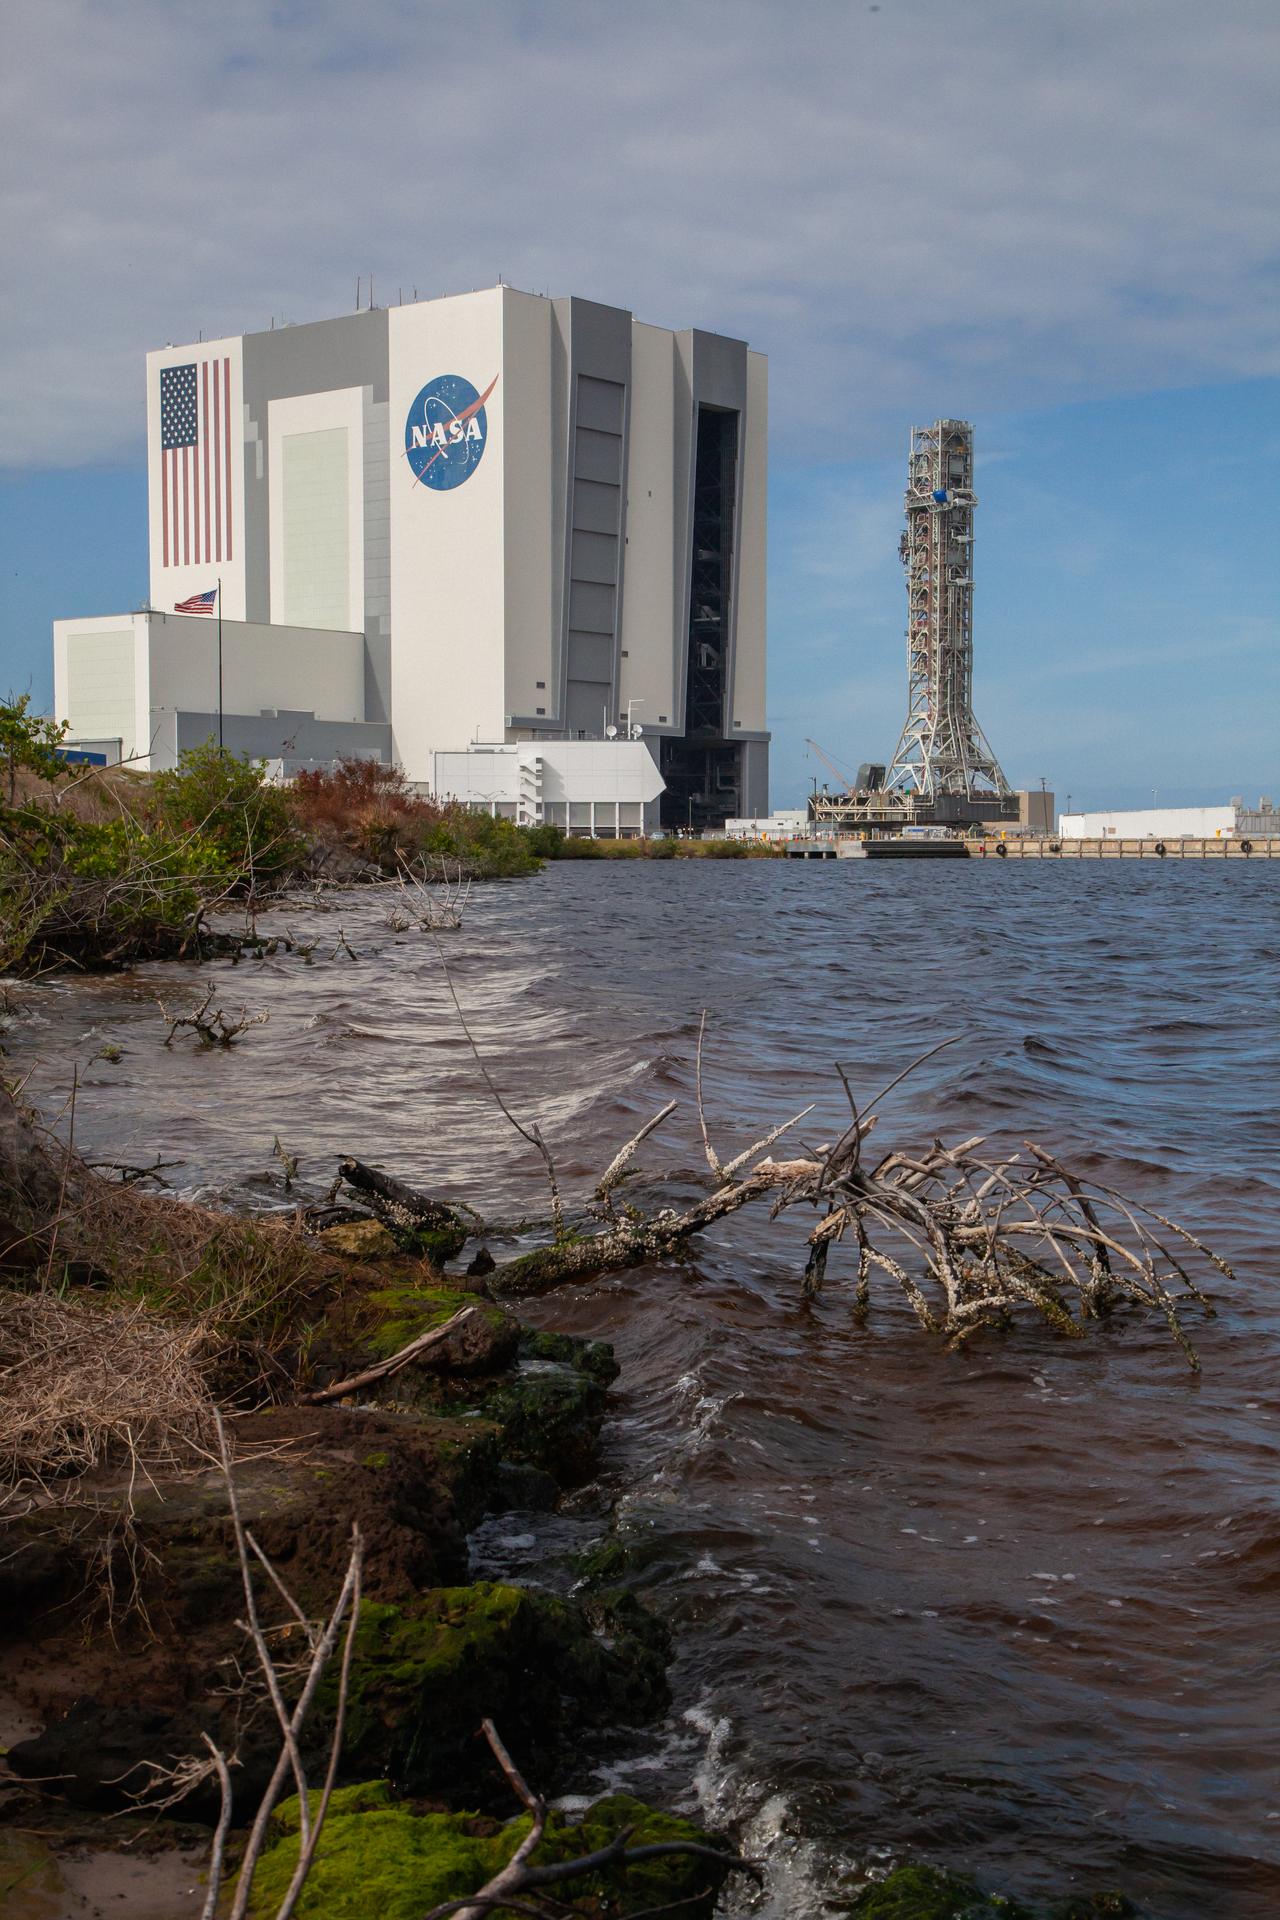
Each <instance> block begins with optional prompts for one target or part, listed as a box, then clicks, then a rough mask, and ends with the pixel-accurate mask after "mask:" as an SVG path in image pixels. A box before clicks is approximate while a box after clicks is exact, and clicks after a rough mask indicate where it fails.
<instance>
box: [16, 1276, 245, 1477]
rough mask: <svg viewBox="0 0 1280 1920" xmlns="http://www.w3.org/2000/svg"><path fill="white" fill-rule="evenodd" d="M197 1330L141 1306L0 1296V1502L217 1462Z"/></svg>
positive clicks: (205, 1341)
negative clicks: (113, 1476)
mask: <svg viewBox="0 0 1280 1920" xmlns="http://www.w3.org/2000/svg"><path fill="white" fill-rule="evenodd" d="M208 1345H209V1333H208V1330H207V1328H205V1327H204V1326H202V1325H200V1324H199V1323H192V1324H188V1325H185V1326H183V1325H177V1324H172V1323H170V1322H167V1321H164V1320H161V1319H158V1318H157V1317H156V1316H155V1315H154V1314H152V1313H150V1312H148V1311H147V1309H146V1308H145V1306H143V1305H141V1304H137V1305H134V1306H132V1307H124V1306H119V1307H111V1308H104V1307H100V1306H91V1305H88V1304H87V1303H84V1302H81V1301H79V1300H75V1299H69V1298H64V1297H62V1296H60V1295H58V1294H56V1293H52V1292H47V1291H41V1292H36V1293H16V1292H10V1291H8V1290H3V1291H0V1503H3V1504H5V1505H8V1506H10V1507H11V1508H14V1509H16V1510H18V1511H21V1510H23V1509H25V1508H26V1507H28V1506H30V1505H35V1504H43V1503H44V1502H46V1501H47V1500H49V1499H50V1498H54V1499H56V1498H57V1497H58V1494H59V1491H60V1489H65V1488H66V1486H67V1484H68V1483H70V1482H74V1481H77V1480H79V1479H80V1478H81V1477H82V1476H83V1475H85V1474H87V1473H91V1472H95V1471H98V1470H100V1469H103V1468H122V1469H124V1470H125V1471H126V1472H127V1473H128V1475H129V1477H130V1478H131V1479H132V1478H133V1477H134V1476H135V1475H137V1474H140V1475H143V1476H146V1475H149V1474H150V1473H152V1472H156V1471H161V1470H166V1471H167V1470H171V1469H173V1468H181V1467H190V1466H192V1465H193V1464H196V1463H197V1462H199V1463H205V1464H207V1462H208V1460H209V1459H210V1458H216V1450H217V1436H216V1429H215V1424H214V1417H213V1416H214V1409H213V1401H212V1399H211V1398H210V1395H209V1390H208V1387H207V1386H206V1384H205V1378H204V1374H203V1371H202V1361H203V1359H204V1356H205V1353H206V1351H207V1348H208Z"/></svg>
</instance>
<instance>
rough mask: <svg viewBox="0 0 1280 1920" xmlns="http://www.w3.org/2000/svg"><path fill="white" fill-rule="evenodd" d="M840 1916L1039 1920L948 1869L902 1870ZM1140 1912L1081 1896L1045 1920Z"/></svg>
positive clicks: (1116, 1900) (1109, 1896) (1121, 1917)
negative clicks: (844, 1914)
mask: <svg viewBox="0 0 1280 1920" xmlns="http://www.w3.org/2000/svg"><path fill="white" fill-rule="evenodd" d="M840 1910H841V1912H843V1913H846V1914H848V1915H849V1916H850V1920H1036V1915H1035V1912H1034V1911H1033V1909H1032V1908H1030V1907H1027V1906H1025V1905H1024V1904H1023V1903H1022V1902H1021V1901H1020V1900H1014V1899H1011V1898H1009V1897H1008V1896H1006V1895H1004V1894H1000V1893H984V1892H983V1890H982V1889H981V1888H980V1887H979V1886H977V1885H976V1884H975V1883H974V1882H973V1881H972V1880H968V1879H965V1878H963V1877H962V1876H961V1875H959V1874H955V1873H949V1872H948V1871H947V1870H946V1869H945V1868H943V1867H925V1866H910V1867H898V1868H896V1869H895V1871H894V1872H893V1873H891V1874H889V1875H888V1876H887V1877H886V1878H885V1879H884V1880H879V1881H877V1882H876V1883H875V1885H874V1886H869V1887H864V1888H863V1889H862V1891H861V1892H860V1893H859V1894H857V1895H856V1896H855V1897H854V1899H853V1900H852V1901H850V1902H849V1904H848V1905H847V1906H844V1907H842V1908H841V1909H840ZM1136 1913H1137V1908H1136V1907H1135V1906H1134V1905H1133V1903H1132V1902H1131V1901H1130V1900H1129V1899H1128V1898H1127V1897H1126V1896H1125V1895H1124V1894H1123V1893H1116V1892H1112V1891H1102V1892H1096V1893H1092V1894H1077V1895H1073V1896H1072V1897H1071V1898H1069V1899H1067V1900H1064V1901H1059V1902H1057V1903H1056V1904H1054V1905H1052V1906H1050V1907H1049V1908H1048V1910H1047V1915H1046V1920H1130V1917H1131V1916H1134V1915H1136Z"/></svg>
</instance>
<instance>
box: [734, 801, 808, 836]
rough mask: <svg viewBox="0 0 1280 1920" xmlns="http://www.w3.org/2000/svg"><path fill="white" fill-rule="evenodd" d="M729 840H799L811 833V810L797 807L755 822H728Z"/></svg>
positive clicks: (771, 814)
mask: <svg viewBox="0 0 1280 1920" xmlns="http://www.w3.org/2000/svg"><path fill="white" fill-rule="evenodd" d="M724 831H725V838H726V839H729V840H799V839H801V838H802V837H803V836H804V835H806V834H807V833H808V831H809V810H808V808H807V807H795V808H792V809H790V810H780V811H779V812H777V813H770V814H767V815H765V816H764V817H763V818H757V819H754V820H726V821H725V823H724Z"/></svg>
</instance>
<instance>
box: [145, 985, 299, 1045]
mask: <svg viewBox="0 0 1280 1920" xmlns="http://www.w3.org/2000/svg"><path fill="white" fill-rule="evenodd" d="M217 991H218V989H217V984H216V982H214V981H213V980H211V981H210V982H209V985H208V989H207V991H206V993H205V996H204V999H203V1001H202V1002H201V1004H200V1005H199V1006H198V1007H193V1008H192V1009H191V1011H190V1012H189V1013H176V1014H175V1013H170V1011H169V1009H168V1007H166V1006H165V1004H164V1001H163V1000H160V999H157V1001H156V1005H157V1006H158V1007H159V1009H160V1012H161V1014H162V1016H163V1017H164V1019H166V1020H167V1021H168V1022H169V1031H168V1033H167V1034H166V1035H165V1040H164V1044H165V1046H166V1047H171V1046H172V1045H173V1042H174V1037H175V1035H176V1034H177V1033H178V1032H179V1031H180V1029H181V1028H183V1027H190V1028H191V1031H192V1032H193V1033H194V1034H195V1036H196V1039H197V1040H198V1041H199V1042H200V1045H201V1046H202V1047H230V1046H233V1045H234V1044H235V1042H236V1041H237V1040H238V1039H239V1038H240V1035H241V1034H242V1033H247V1032H248V1030H249V1028H250V1027H265V1026H266V1024H267V1021H268V1020H269V1019H270V1018H271V1015H270V1014H269V1013H267V1012H266V1010H265V1009H262V1010H260V1011H259V1012H257V1013H250V1011H249V1009H248V1008H247V1007H241V1009H240V1012H239V1014H238V1015H237V1014H229V1013H228V1012H227V1011H226V1009H225V1008H223V1007H215V1006H214V1004H213V997H214V995H215V994H216V992H217Z"/></svg>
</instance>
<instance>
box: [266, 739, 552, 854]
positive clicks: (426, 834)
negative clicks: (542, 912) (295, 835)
mask: <svg viewBox="0 0 1280 1920" xmlns="http://www.w3.org/2000/svg"><path fill="white" fill-rule="evenodd" d="M293 808H294V815H295V817H296V818H297V819H298V820H299V821H300V822H301V823H302V825H303V826H304V827H305V828H306V829H307V831H308V832H310V833H312V834H314V835H316V836H317V838H319V839H320V840H322V841H323V840H330V841H332V840H335V839H336V840H338V841H339V842H341V844H342V845H343V846H346V847H348V848H350V849H351V850H352V851H353V852H356V853H359V854H361V855H362V856H363V858H364V859H366V860H371V861H373V862H374V863H375V864H376V865H378V866H380V867H382V868H383V869H384V871H386V872H389V873H394V872H395V871H396V869H397V867H399V866H400V865H402V864H404V863H409V864H415V863H417V862H419V861H425V862H426V863H427V865H428V866H434V865H437V864H439V863H440V862H443V863H444V864H445V865H446V866H447V867H448V869H449V870H450V872H451V873H452V872H453V871H454V869H455V868H461V870H462V872H463V874H464V875H469V876H470V877H472V878H473V879H477V880H493V879H506V878H508V877H512V876H516V875H520V874H527V873H536V872H537V870H538V865H539V859H538V855H539V852H540V851H541V849H540V848H539V849H535V847H534V846H533V845H531V843H530V832H531V831H535V832H536V831H539V830H538V829H532V830H531V829H527V828H523V827H517V826H516V824H515V822H514V821H512V820H503V819H495V818H493V817H492V816H491V815H490V814H488V813H473V812H471V811H470V810H469V809H468V808H466V807H464V806H462V805H460V804H459V803H458V802H457V801H455V800H428V799H426V798H424V797H423V796H422V795H421V794H417V793H414V791H413V790H412V788H411V787H410V786H409V783H408V781H407V780H406V779H405V776H404V772H403V770H402V769H401V768H400V767H388V766H385V765H384V764H383V763H382V762H381V761H378V760H359V759H346V760H339V761H338V762H337V764H336V765H335V766H334V767H332V768H329V769H325V770H316V771H313V772H307V773H300V774H299V775H298V777H297V779H296V781H295V782H294V786H293Z"/></svg>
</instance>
